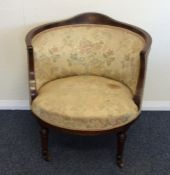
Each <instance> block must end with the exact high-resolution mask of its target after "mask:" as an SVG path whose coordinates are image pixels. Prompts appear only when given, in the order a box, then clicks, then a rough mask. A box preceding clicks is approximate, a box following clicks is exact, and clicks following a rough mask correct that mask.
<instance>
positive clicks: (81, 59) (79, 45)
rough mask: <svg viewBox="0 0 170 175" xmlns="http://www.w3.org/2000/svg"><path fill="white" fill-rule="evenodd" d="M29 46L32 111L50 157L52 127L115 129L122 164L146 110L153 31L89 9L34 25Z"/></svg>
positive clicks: (46, 156) (44, 150)
mask: <svg viewBox="0 0 170 175" xmlns="http://www.w3.org/2000/svg"><path fill="white" fill-rule="evenodd" d="M26 45H27V51H28V63H29V85H30V97H31V110H32V112H33V114H34V115H35V117H36V118H37V119H38V122H39V124H40V126H41V132H40V133H41V140H42V155H43V157H44V159H45V160H49V153H48V131H49V128H51V127H53V128H56V129H58V130H61V131H65V132H70V133H73V134H80V135H97V134H103V133H108V132H115V133H116V134H117V155H116V161H117V165H118V166H119V167H122V166H123V148H124V143H125V139H126V132H127V130H128V128H129V126H130V125H131V124H132V123H133V122H134V121H135V120H136V119H138V118H139V115H140V111H141V103H142V94H143V88H144V81H145V72H146V64H147V55H148V52H149V49H150V45H151V37H150V35H149V34H148V33H146V32H145V31H143V30H142V29H140V28H138V27H134V26H132V25H129V24H125V23H121V22H118V21H116V20H113V19H111V18H109V17H107V16H105V15H102V14H97V13H85V14H81V15H78V16H75V17H73V18H71V19H68V20H64V21H60V22H55V23H50V24H45V25H42V26H39V27H36V28H34V29H33V30H31V31H30V32H29V33H28V35H27V37H26Z"/></svg>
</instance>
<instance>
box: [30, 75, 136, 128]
mask: <svg viewBox="0 0 170 175" xmlns="http://www.w3.org/2000/svg"><path fill="white" fill-rule="evenodd" d="M32 111H33V113H34V114H36V116H37V117H39V118H40V119H42V120H43V121H45V122H47V123H49V124H52V125H55V126H58V127H62V128H66V129H73V130H86V131H94V130H95V131H97V130H107V129H112V128H115V127H119V126H122V125H125V124H127V123H129V122H131V121H132V120H134V119H135V118H136V117H137V116H138V108H137V106H136V104H135V103H134V102H133V100H132V92H131V91H130V90H129V88H128V87H126V86H125V85H123V84H122V83H120V82H118V81H115V80H112V79H108V78H104V77H100V76H72V77H67V78H61V79H57V80H54V81H51V82H49V83H46V84H45V85H44V86H42V87H41V89H40V90H39V94H38V96H37V97H36V98H35V100H34V101H33V103H32Z"/></svg>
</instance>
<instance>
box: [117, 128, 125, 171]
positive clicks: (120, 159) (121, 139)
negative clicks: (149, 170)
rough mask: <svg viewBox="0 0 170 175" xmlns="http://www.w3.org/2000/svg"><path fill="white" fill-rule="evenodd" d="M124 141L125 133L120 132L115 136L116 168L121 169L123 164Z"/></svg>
mask: <svg viewBox="0 0 170 175" xmlns="http://www.w3.org/2000/svg"><path fill="white" fill-rule="evenodd" d="M125 141H126V132H125V131H122V132H119V133H118V134H117V157H116V163H117V165H118V167H120V168H122V167H123V166H124V164H123V150H124V145H125Z"/></svg>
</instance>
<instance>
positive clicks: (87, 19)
mask: <svg viewBox="0 0 170 175" xmlns="http://www.w3.org/2000/svg"><path fill="white" fill-rule="evenodd" d="M74 24H100V25H109V26H117V27H122V28H126V29H128V30H130V31H133V32H135V33H137V34H139V35H140V36H141V37H142V38H143V39H144V40H145V45H144V48H143V50H142V51H141V52H140V72H139V78H138V83H137V89H136V94H135V95H134V97H133V99H134V101H135V103H136V104H137V106H138V108H139V110H141V103H142V97H143V89H144V83H145V74H146V66H147V56H148V53H149V51H150V46H151V42H152V39H151V37H150V35H149V34H148V33H147V32H145V31H144V30H142V29H140V28H138V27H136V26H133V25H129V24H126V23H122V22H119V21H116V20H114V19H111V18H110V17H108V16H105V15H103V14H99V13H83V14H80V15H77V16H75V17H73V18H70V19H67V20H63V21H60V22H54V23H48V24H44V25H41V26H38V27H36V28H34V29H32V30H31V31H30V32H29V33H28V34H27V36H26V45H27V53H28V64H29V65H28V67H29V87H30V97H31V102H32V101H33V100H34V98H35V97H36V96H37V95H38V93H37V91H36V82H35V73H34V55H33V47H32V44H31V42H32V38H33V37H34V36H35V35H36V34H38V33H40V32H42V31H44V30H47V29H50V28H53V27H59V26H66V25H74ZM38 120H39V122H40V123H41V124H42V125H44V126H47V125H48V126H51V127H54V126H52V125H49V124H47V123H45V122H43V121H41V120H40V119H38ZM131 123H133V122H131ZM131 123H130V124H131ZM130 124H128V125H126V126H123V127H119V128H114V129H113V130H108V131H75V130H74V131H73V130H66V129H63V128H58V129H61V130H64V131H70V132H72V133H75V134H81V135H87V134H88V135H95V134H98V133H106V132H109V131H118V130H121V129H122V128H128V126H129V125H130Z"/></svg>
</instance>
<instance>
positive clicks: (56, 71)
mask: <svg viewBox="0 0 170 175" xmlns="http://www.w3.org/2000/svg"><path fill="white" fill-rule="evenodd" d="M32 45H33V49H34V59H35V76H36V87H37V89H39V88H40V87H41V86H42V85H43V84H45V83H47V82H49V81H51V80H55V79H57V78H62V77H68V76H73V75H97V76H103V77H107V78H111V79H114V80H117V81H120V82H122V83H124V84H126V85H127V86H128V87H129V88H130V89H131V90H132V92H133V93H135V90H136V85H137V79H138V74H139V66H140V58H139V53H140V51H141V50H142V48H143V45H144V40H143V39H142V38H141V37H140V36H139V35H137V34H136V33H133V32H131V31H129V30H127V29H123V28H119V27H114V26H113V27H112V26H106V25H92V24H82V25H70V26H63V27H56V28H52V29H49V30H46V31H43V32H41V33H39V34H38V35H36V36H35V37H34V38H33V40H32Z"/></svg>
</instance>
